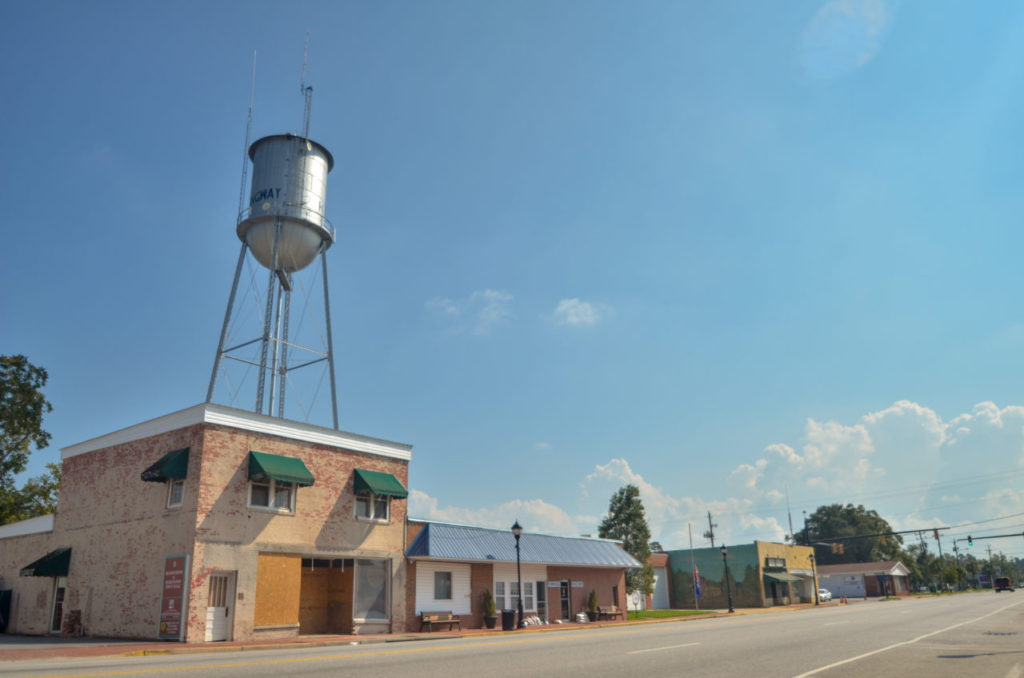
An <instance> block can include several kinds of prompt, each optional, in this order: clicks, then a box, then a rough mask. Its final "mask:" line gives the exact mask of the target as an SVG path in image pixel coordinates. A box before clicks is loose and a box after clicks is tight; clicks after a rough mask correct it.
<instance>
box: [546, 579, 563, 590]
mask: <svg viewBox="0 0 1024 678" xmlns="http://www.w3.org/2000/svg"><path fill="white" fill-rule="evenodd" d="M561 585H562V582H560V581H549V582H548V588H549V589H557V588H558V587H559V586H561Z"/></svg>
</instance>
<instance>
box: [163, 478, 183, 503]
mask: <svg viewBox="0 0 1024 678" xmlns="http://www.w3.org/2000/svg"><path fill="white" fill-rule="evenodd" d="M184 497H185V479H184V478H172V479H171V480H170V482H168V483H167V508H173V507H175V506H181V502H182V500H183V499H184Z"/></svg>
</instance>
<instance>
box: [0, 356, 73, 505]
mask: <svg viewBox="0 0 1024 678" xmlns="http://www.w3.org/2000/svg"><path fill="white" fill-rule="evenodd" d="M46 380H47V374H46V370H44V369H43V368H41V367H36V366H35V365H33V364H32V363H30V362H29V361H28V359H27V358H26V357H25V356H23V355H14V356H8V355H4V356H0V524H5V523H9V522H13V521H16V520H23V519H24V518H31V517H33V516H37V515H42V514H43V513H49V512H50V511H52V510H53V506H54V505H55V503H56V496H57V487H58V486H59V484H60V470H59V469H57V468H55V467H53V465H51V467H50V475H49V476H39V477H38V478H32V479H30V480H29V481H28V482H27V483H26V484H25V487H24V488H22V489H21V490H18V489H17V488H15V486H14V477H15V476H16V475H18V474H19V473H21V472H22V471H24V470H25V469H26V468H27V467H28V458H29V454H30V452H31V450H32V448H33V447H35V449H37V450H41V449H43V448H44V447H46V446H47V445H48V444H49V443H50V434H49V433H47V432H46V431H44V430H43V416H44V415H45V414H47V413H49V412H50V411H51V410H52V409H53V408H52V407H51V405H50V403H49V402H48V401H47V400H46V397H45V396H44V395H43V390H42V389H43V387H44V386H46Z"/></svg>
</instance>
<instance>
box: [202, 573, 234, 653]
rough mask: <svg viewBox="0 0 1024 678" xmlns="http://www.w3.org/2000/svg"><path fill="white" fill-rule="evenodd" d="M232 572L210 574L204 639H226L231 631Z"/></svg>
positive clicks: (208, 640)
mask: <svg viewBox="0 0 1024 678" xmlns="http://www.w3.org/2000/svg"><path fill="white" fill-rule="evenodd" d="M234 579H235V576H234V574H233V573H230V574H229V573H225V574H212V575H210V599H209V602H208V603H207V606H206V641H207V642H212V641H218V640H228V635H229V634H230V632H231V626H232V624H231V619H232V617H231V599H232V598H233V597H234V588H235V587H234Z"/></svg>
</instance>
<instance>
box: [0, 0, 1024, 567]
mask: <svg viewBox="0 0 1024 678" xmlns="http://www.w3.org/2000/svg"><path fill="white" fill-rule="evenodd" d="M307 31H308V33H309V43H308V53H307V64H308V65H307V67H306V70H305V73H304V74H303V70H302V64H303V52H304V44H305V41H306V34H307ZM1022 51H1024V6H1022V5H1020V4H1018V3H966V2H953V1H951V0H941V1H939V2H933V1H924V0H919V1H916V2H909V1H904V2H901V3H896V2H891V1H888V0H793V1H792V2H780V3H765V2H757V1H753V0H736V1H734V2H728V3H707V2H688V1H683V0H671V1H665V2H660V1H656V0H645V1H644V2H638V3H622V2H607V1H602V0H580V1H574V0H559V1H557V2H540V1H535V0H517V1H516V2H497V1H483V2H480V1H476V0H473V1H470V0H456V1H448V0H432V1H431V2H421V1H418V0H416V1H413V0H410V1H408V2H405V1H399V0H394V1H385V2H351V1H332V2H302V1H298V2H288V3H283V2H259V1H256V2H227V1H225V2H217V3H207V2H189V1H182V2H174V3H154V2H144V3H142V2H114V1H108V2H100V1H97V2H89V3H81V2H53V1H50V0H33V1H32V2H23V1H19V0H7V2H4V3H3V4H2V5H0V63H3V64H4V65H5V66H4V69H3V72H2V74H0V83H2V94H0V159H2V160H0V183H2V186H3V194H4V196H5V198H6V200H5V212H6V214H5V218H4V220H3V234H4V241H5V244H4V246H3V247H2V248H0V290H2V292H0V352H2V353H4V354H24V355H26V356H28V358H29V359H30V360H31V361H32V362H33V363H35V364H37V365H40V366H43V367H45V368H46V369H47V370H48V372H49V382H48V384H47V387H46V395H47V397H48V399H49V400H50V402H51V403H52V404H53V411H52V413H50V414H49V415H48V416H47V419H46V420H45V428H46V429H47V430H48V431H49V432H50V433H51V434H52V441H51V444H50V446H49V447H47V448H46V449H44V450H41V451H37V452H35V453H34V454H33V457H32V462H31V466H30V468H29V470H28V471H27V472H26V474H25V477H28V476H32V475H39V474H41V473H43V472H44V470H45V468H44V465H45V464H46V463H48V462H54V461H57V460H58V459H59V451H60V449H61V448H62V447H66V446H69V445H72V444H75V443H78V442H82V441H84V440H88V439H90V438H93V437H96V436H99V435H103V434H105V433H109V432H112V431H115V430H118V429H120V428H124V427H126V426H131V425H133V424H136V423H140V422H143V421H147V420H149V419H152V418H156V417H159V416H162V415H164V414H168V413H171V412H175V411H178V410H181V409H184V408H187V407H190V406H192V405H196V404H198V403H201V402H203V401H204V400H205V398H206V389H207V386H208V383H209V380H210V374H211V368H212V365H213V360H214V354H215V352H216V348H217V342H218V337H219V332H220V328H221V324H222V322H223V319H224V313H225V308H226V304H227V299H228V294H229V292H230V289H231V283H232V277H233V274H234V269H235V264H236V261H237V258H238V252H239V247H240V245H239V240H238V238H237V236H236V235H235V223H236V215H237V214H238V208H239V202H240V201H239V189H240V186H241V185H242V184H241V179H242V167H243V154H244V146H245V139H246V119H247V111H248V106H249V98H250V87H251V86H252V84H253V82H254V84H255V87H254V90H253V92H254V95H253V122H252V131H251V139H257V138H260V137H262V136H266V135H270V134H279V133H283V132H300V131H301V127H302V120H303V98H302V96H301V94H300V83H301V82H305V83H307V84H309V85H311V86H312V87H313V88H314V94H313V98H312V108H311V117H310V136H311V137H312V138H313V139H315V140H316V141H318V142H319V143H321V144H323V145H324V146H325V147H326V148H327V149H329V150H330V151H331V153H332V154H333V156H334V159H335V165H334V169H333V170H332V172H331V173H330V175H329V181H328V191H327V216H328V218H329V219H330V221H331V223H332V224H333V225H334V227H335V228H336V229H337V234H338V235H337V242H336V244H335V245H334V246H333V247H332V248H331V249H330V250H329V251H328V255H327V261H328V267H329V271H330V273H329V289H330V296H331V316H332V330H333V336H334V348H335V361H336V369H335V373H336V378H337V384H338V393H339V419H340V421H339V426H340V428H341V429H342V430H344V431H349V432H353V433H358V434H361V435H367V436H373V437H378V438H383V439H386V440H391V441H397V442H401V443H407V444H411V445H413V460H412V463H411V466H410V473H409V485H410V488H409V489H410V493H411V494H410V498H409V510H410V513H411V514H412V515H413V516H417V517H423V518H434V519H439V520H451V521H456V522H462V523H469V524H475V525H485V526H493V527H507V526H510V525H511V524H512V522H513V521H514V520H518V521H519V522H520V523H521V524H522V525H523V526H524V528H525V529H526V530H527V531H528V532H529V531H536V532H544V533H550V534H565V535H574V534H596V532H597V526H598V524H599V523H600V521H601V519H602V516H603V515H604V513H605V512H606V511H607V508H608V501H609V499H610V498H611V496H612V494H613V493H614V492H615V491H616V489H618V488H619V487H621V486H623V485H625V484H626V483H632V484H635V485H637V486H638V487H639V488H640V491H641V498H642V500H643V502H644V505H645V508H646V512H647V516H648V521H649V523H650V527H651V531H652V536H653V538H654V539H656V540H657V541H659V542H660V543H661V544H662V545H663V546H664V547H666V548H669V549H672V548H686V547H688V546H689V544H690V537H689V534H690V531H691V526H692V533H693V543H694V545H695V546H706V545H708V541H707V540H706V539H704V538H703V537H702V536H701V535H702V533H703V532H704V531H705V530H707V522H708V513H709V512H710V513H711V515H712V519H713V521H714V522H715V523H716V524H717V527H716V528H715V534H716V544H721V543H722V542H723V541H724V542H725V543H728V544H742V543H749V542H751V541H752V540H755V539H759V540H768V541H781V540H783V539H784V538H785V535H786V534H788V533H790V516H791V517H792V518H791V519H792V524H793V528H794V529H796V530H799V529H800V528H801V526H802V521H803V514H804V512H807V513H812V512H813V511H814V510H816V509H817V508H818V507H819V506H821V505H825V504H832V503H843V504H845V503H852V504H855V505H856V504H863V505H864V506H865V507H866V508H868V509H872V510H876V511H877V512H878V513H879V514H880V515H882V517H884V518H885V519H886V520H888V521H889V523H890V524H891V525H892V526H893V528H894V529H897V530H914V529H924V528H933V527H948V528H950V529H948V530H944V531H943V532H942V538H943V542H942V547H943V549H944V551H945V552H949V551H950V550H951V548H952V546H953V542H954V540H956V539H963V538H965V537H966V536H967V535H968V534H970V535H972V536H974V537H975V539H976V541H975V545H974V546H973V547H971V548H968V547H967V545H966V543H963V542H959V548H960V549H961V552H964V551H966V552H970V553H973V554H974V555H978V556H983V555H984V554H985V549H986V548H987V547H988V546H989V545H991V546H992V547H993V548H994V549H995V550H996V551H1001V552H1003V553H1005V554H1006V555H1009V556H1013V557H1024V538H1015V539H993V540H988V541H985V540H982V541H977V539H978V537H981V536H991V535H999V534H1013V533H1016V534H1020V533H1021V532H1022V530H1024V496H1022V494H1021V483H1022V478H1024V380H1022V378H1021V377H1022V376H1024V357H1022V356H1024V317H1022V304H1021V294H1020V290H1021V289H1022V287H1024V274H1022V271H1021V266H1020V263H1019V261H1020V254H1019V253H1020V251H1021V249H1022V246H1024V230H1022V228H1021V214H1022V212H1024V192H1022V191H1021V186H1024V161H1022V156H1021V154H1020V152H1019V149H1020V148H1021V147H1022V145H1024V138H1022V137H1024V127H1022V125H1021V122H1020V121H1021V120H1022V119H1024V115H1022V113H1024V86H1022V84H1024V55H1022V54H1021V52H1022ZM254 63H255V68H254ZM253 73H255V78H254V79H253V77H252V76H253ZM314 268H315V267H314ZM247 275H251V276H255V277H251V278H247V280H250V284H252V283H251V280H257V281H260V282H258V285H262V284H264V283H263V282H262V281H263V280H265V277H259V276H257V275H256V274H255V273H249V274H247ZM321 395H322V392H321ZM222 397H223V396H218V398H222ZM218 398H215V400H216V401H218V402H226V404H235V405H237V404H238V403H234V402H227V401H224V400H218ZM322 400H323V398H321V399H320V400H317V401H316V402H318V403H319V402H321V401H322ZM239 406H241V407H243V408H245V409H249V408H250V405H249V404H248V403H242V404H241V405H239ZM311 413H312V414H316V413H315V412H313V411H312V410H311ZM316 416H319V417H320V418H316V417H312V415H311V417H312V418H311V419H310V421H311V422H312V423H317V424H321V425H328V426H329V425H330V423H331V422H330V419H329V417H327V418H326V419H325V418H323V416H322V408H321V411H320V413H319V414H316ZM917 540H918V538H917V537H916V536H911V537H910V538H909V541H908V543H916V542H917ZM926 542H927V544H928V546H929V548H930V549H931V550H932V551H933V552H934V551H935V550H936V548H937V546H938V545H937V544H936V543H935V541H934V539H932V537H931V536H930V534H928V535H926Z"/></svg>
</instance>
